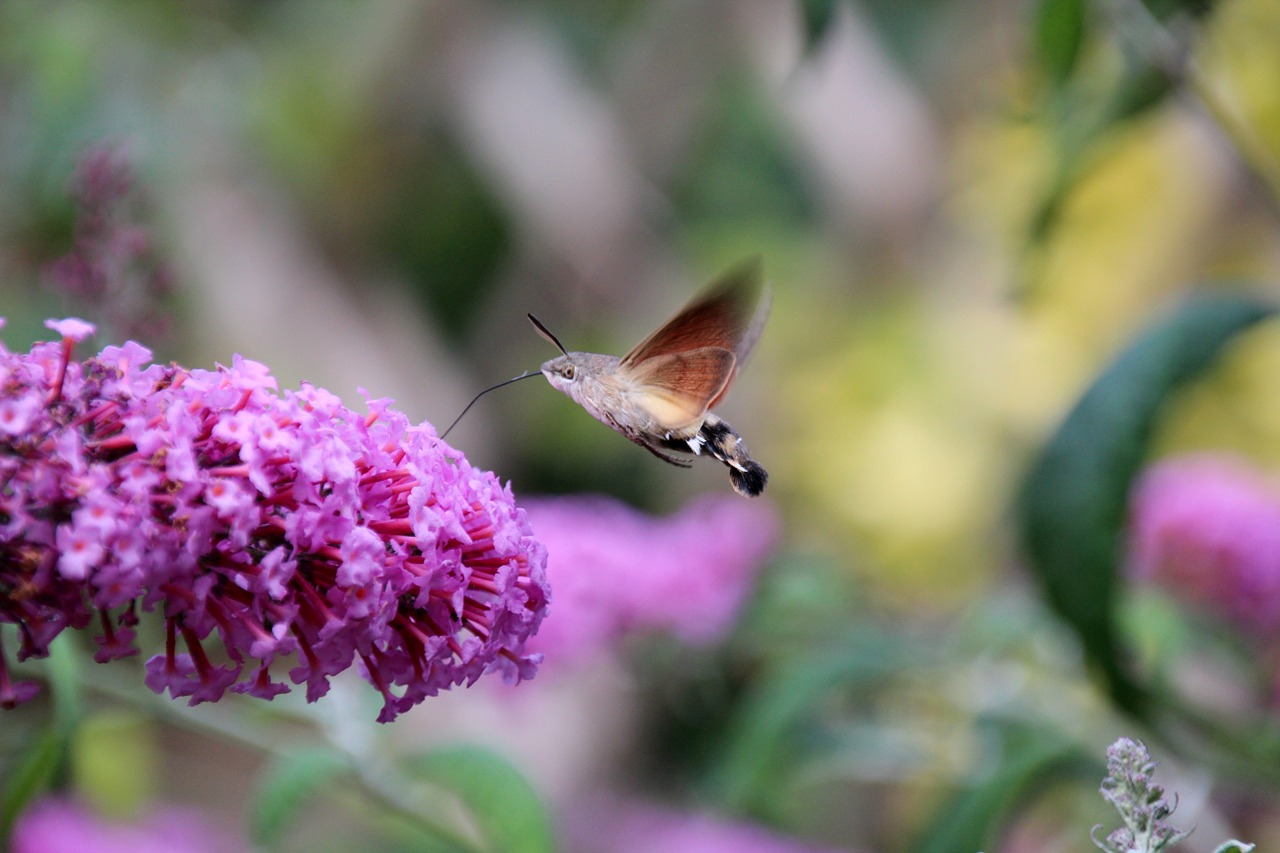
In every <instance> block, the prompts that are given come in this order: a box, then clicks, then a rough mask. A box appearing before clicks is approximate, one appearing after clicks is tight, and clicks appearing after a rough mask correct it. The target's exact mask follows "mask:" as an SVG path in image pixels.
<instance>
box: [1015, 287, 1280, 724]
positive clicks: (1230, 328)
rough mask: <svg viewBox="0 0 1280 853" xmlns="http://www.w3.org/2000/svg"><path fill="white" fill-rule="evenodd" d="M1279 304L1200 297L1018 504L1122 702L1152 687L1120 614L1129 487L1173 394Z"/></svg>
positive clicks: (1077, 420) (1091, 654) (1073, 419)
mask: <svg viewBox="0 0 1280 853" xmlns="http://www.w3.org/2000/svg"><path fill="white" fill-rule="evenodd" d="M1273 312H1274V308H1272V307H1271V306H1268V305H1264V304H1261V303H1259V302H1256V301H1253V300H1250V299H1245V298H1240V297H1230V296H1218V297H1209V296H1203V297H1199V298H1193V299H1191V300H1189V301H1188V302H1186V303H1185V304H1184V305H1183V306H1182V307H1181V308H1180V309H1178V310H1177V311H1176V312H1174V313H1173V314H1172V315H1171V316H1169V317H1167V318H1165V319H1164V320H1162V321H1160V322H1158V323H1156V324H1155V325H1154V326H1152V327H1151V328H1149V329H1148V330H1147V331H1146V332H1144V333H1143V334H1142V335H1141V336H1140V337H1139V338H1138V339H1137V340H1136V341H1135V342H1134V343H1133V344H1132V345H1131V346H1130V347H1129V348H1128V349H1127V350H1125V351H1124V352H1123V353H1121V354H1120V356H1119V357H1118V358H1116V360H1115V361H1114V362H1112V364H1111V365H1110V366H1109V367H1108V368H1107V369H1106V370H1105V371H1104V372H1103V374H1102V375H1101V376H1100V377H1099V378H1098V379H1097V381H1095V382H1094V384H1093V386H1092V387H1090V388H1089V390H1088V391H1086V392H1085V394H1084V396H1083V397H1082V398H1081V399H1080V401H1079V402H1078V403H1077V404H1076V405H1075V407H1074V408H1073V409H1072V410H1071V413H1070V414H1068V415H1067V417H1066V420H1064V421H1063V423H1062V425H1061V426H1060V427H1059V428H1058V431H1057V432H1056V433H1055V434H1054V436H1053V437H1052V438H1051V439H1050V440H1049V442H1048V444H1047V445H1046V446H1045V448H1044V450H1043V451H1042V452H1041V454H1040V457H1039V458H1038V459H1037V460H1036V461H1035V463H1034V464H1033V465H1032V466H1031V469H1030V471H1029V472H1028V474H1027V475H1026V478H1025V480H1024V482H1023V485H1022V488H1021V492H1020V495H1019V498H1018V503H1017V506H1016V512H1017V517H1018V526H1019V533H1020V538H1021V543H1022V548H1023V551H1024V552H1025V554H1026V556H1027V557H1028V559H1029V563H1030V565H1031V568H1032V570H1033V571H1034V572H1035V574H1036V575H1037V576H1038V577H1039V579H1040V581H1041V584H1042V585H1043V587H1044V591H1045V595H1046V597H1047V599H1048V601H1049V603H1050V604H1051V605H1052V606H1053V607H1054V608H1055V609H1056V610H1057V611H1058V613H1059V614H1060V615H1061V616H1062V618H1063V619H1065V620H1066V622H1067V624H1069V625H1070V626H1071V627H1072V628H1073V629H1074V630H1075V632H1076V633H1077V634H1078V635H1079V637H1080V641H1081V643H1082V644H1083V646H1084V650H1085V654H1086V656H1087V657H1088V659H1089V661H1090V662H1091V663H1092V664H1093V665H1094V666H1096V667H1097V668H1098V669H1099V670H1100V671H1101V674H1102V675H1103V677H1104V678H1105V680H1106V683H1107V686H1108V688H1109V689H1110V691H1111V694H1112V697H1113V698H1114V699H1115V701H1116V702H1117V704H1119V705H1120V706H1121V707H1122V708H1124V709H1126V710H1128V711H1131V712H1134V713H1140V711H1141V710H1142V707H1143V706H1144V704H1145V701H1146V695H1145V691H1144V690H1143V689H1142V688H1141V687H1139V685H1138V684H1136V683H1135V682H1134V681H1133V679H1132V678H1131V677H1130V676H1129V674H1128V672H1127V671H1126V669H1125V668H1124V664H1123V661H1122V655H1121V653H1120V649H1119V644H1118V641H1117V637H1116V630H1115V622H1114V618H1113V617H1114V614H1113V610H1114V607H1115V602H1116V591H1117V586H1118V583H1119V581H1118V572H1119V566H1118V560H1119V551H1120V546H1121V533H1122V526H1123V523H1124V518H1125V507H1126V501H1127V497H1128V492H1129V486H1130V483H1131V481H1132V480H1133V478H1134V476H1135V475H1136V474H1137V472H1138V469H1139V467H1140V466H1141V465H1142V464H1143V461H1144V459H1145V456H1146V453H1147V447H1148V444H1149V442H1150V440H1151V436H1152V432H1153V430H1154V427H1155V424H1156V420H1157V417H1158V416H1159V414H1160V412H1161V410H1162V408H1163V407H1164V404H1165V402H1166V401H1167V400H1168V399H1169V397H1170V396H1171V395H1172V394H1173V393H1174V392H1175V391H1177V390H1178V389H1179V388H1180V387H1182V386H1183V385H1184V384H1186V383H1187V382H1189V381H1191V380H1193V379H1195V378H1196V377H1198V376H1199V375H1201V374H1202V373H1203V372H1204V371H1205V370H1206V369H1207V368H1208V367H1209V366H1210V365H1211V364H1212V363H1213V361H1214V359H1215V358H1216V357H1217V355H1218V354H1219V352H1220V351H1221V350H1222V348H1223V347H1224V346H1225V345H1226V344H1227V343H1228V342H1229V341H1230V340H1231V339H1232V338H1233V337H1234V336H1235V335H1236V334H1238V333H1239V332H1241V331H1243V330H1244V329H1247V328H1248V327H1250V326H1252V325H1253V324H1254V323H1257V322H1258V321H1260V320H1263V319H1265V318H1266V317H1269V316H1271V314H1272V313H1273Z"/></svg>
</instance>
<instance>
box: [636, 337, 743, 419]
mask: <svg viewBox="0 0 1280 853" xmlns="http://www.w3.org/2000/svg"><path fill="white" fill-rule="evenodd" d="M736 363H737V359H736V358H735V357H734V355H733V353H731V352H729V351H728V350H727V349H722V348H720V347H701V348H699V349H695V350H689V351H688V352H673V353H667V354H666V355H658V356H653V357H652V358H648V359H645V361H644V362H642V363H641V364H639V365H636V366H634V367H619V373H620V374H621V376H622V377H623V378H624V379H626V380H627V381H628V382H629V383H630V384H631V386H632V388H633V389H634V391H635V393H636V394H637V395H638V396H637V402H638V403H640V405H642V406H643V407H644V408H645V410H646V411H648V412H649V414H651V415H652V416H653V418H654V420H656V421H657V422H658V423H659V424H661V425H662V427H663V428H664V429H669V430H681V429H684V428H686V427H689V426H692V425H694V424H697V423H698V422H700V421H701V419H702V418H703V417H704V416H705V415H706V413H707V409H708V408H709V407H710V405H711V401H712V400H715V399H716V398H718V397H719V396H720V395H721V394H722V393H723V392H724V389H725V387H726V386H727V385H728V383H729V380H730V379H732V377H733V373H734V367H735V365H736Z"/></svg>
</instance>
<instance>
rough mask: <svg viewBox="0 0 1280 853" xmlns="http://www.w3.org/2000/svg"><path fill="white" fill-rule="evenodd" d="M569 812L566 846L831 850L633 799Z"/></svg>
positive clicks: (787, 852) (678, 851) (613, 850)
mask: <svg viewBox="0 0 1280 853" xmlns="http://www.w3.org/2000/svg"><path fill="white" fill-rule="evenodd" d="M590 805H591V806H592V811H590V812H587V811H585V810H583V811H582V812H581V813H579V814H576V815H573V816H572V818H571V820H570V821H569V826H568V827H567V834H568V836H569V837H568V838H567V839H566V847H567V848H568V849H571V850H591V851H595V853H600V851H604V853H837V851H836V849H835V848H832V847H825V846H817V845H812V844H809V843H806V842H804V841H801V840H799V839H797V838H792V837H789V836H786V835H781V834H779V833H777V832H774V831H772V830H769V829H765V828H764V827H762V826H758V825H756V824H751V823H745V822H740V821H732V820H728V819H725V818H721V817H717V816H714V815H710V814H686V813H683V812H678V811H674V810H671V809H667V808H663V807H659V806H654V805H648V804H643V803H639V802H619V803H611V802H608V801H605V802H595V801H592V802H591V803H590Z"/></svg>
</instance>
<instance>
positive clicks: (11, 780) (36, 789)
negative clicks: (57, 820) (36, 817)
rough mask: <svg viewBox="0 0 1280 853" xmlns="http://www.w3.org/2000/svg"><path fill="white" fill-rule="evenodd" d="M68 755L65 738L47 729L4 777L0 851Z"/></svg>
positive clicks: (0, 816) (51, 728)
mask: <svg viewBox="0 0 1280 853" xmlns="http://www.w3.org/2000/svg"><path fill="white" fill-rule="evenodd" d="M66 755H67V738H66V737H65V736H64V735H63V734H62V733H61V732H59V731H58V730H57V728H56V727H52V726H51V727H49V728H48V729H46V730H45V731H44V733H43V734H41V735H40V736H39V737H37V738H36V739H35V740H33V741H32V742H31V743H30V744H29V745H28V746H27V749H26V751H25V752H24V753H23V755H22V757H21V758H20V759H19V760H18V762H17V767H15V768H12V769H10V770H7V771H6V772H5V774H4V777H5V778H4V789H3V793H2V794H0V849H7V843H6V842H7V839H8V838H9V834H10V833H11V832H12V831H13V824H14V822H15V821H16V820H17V819H18V815H20V814H21V813H22V810H23V809H24V808H25V807H26V805H27V804H28V803H29V802H31V801H32V800H34V799H35V798H36V797H38V796H40V795H41V794H43V793H44V792H45V791H47V790H48V789H49V787H50V785H51V784H52V782H53V780H54V778H55V777H56V776H57V775H58V772H59V770H60V769H61V768H62V767H63V765H64V763H65V761H66Z"/></svg>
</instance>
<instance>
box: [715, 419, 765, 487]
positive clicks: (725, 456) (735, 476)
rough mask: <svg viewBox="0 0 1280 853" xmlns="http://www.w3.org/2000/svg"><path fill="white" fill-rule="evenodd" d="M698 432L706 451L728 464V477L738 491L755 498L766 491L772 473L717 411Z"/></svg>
mask: <svg viewBox="0 0 1280 853" xmlns="http://www.w3.org/2000/svg"><path fill="white" fill-rule="evenodd" d="M698 434H699V438H701V439H702V444H703V447H704V449H705V450H706V452H707V453H709V454H711V456H713V457H715V458H716V459H719V460H720V461H721V462H723V463H724V464H725V465H727V466H728V468H729V481H730V482H731V483H732V484H733V490H734V491H735V492H737V493H738V494H740V495H743V496H744V497H748V498H754V497H756V496H757V495H759V494H760V493H761V492H763V491H764V486H765V483H767V482H769V474H768V472H766V471H765V470H764V468H763V467H761V466H760V464H759V463H758V462H756V461H755V460H753V459H752V458H751V455H750V453H749V452H748V451H747V444H746V442H744V441H743V440H742V438H741V437H740V436H739V435H738V434H737V433H736V432H734V431H733V427H731V426H729V425H728V424H727V423H725V422H724V421H722V420H720V418H718V417H716V416H715V415H708V416H707V420H706V422H704V423H703V424H702V429H701V430H699V433H698Z"/></svg>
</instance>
